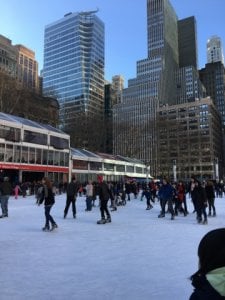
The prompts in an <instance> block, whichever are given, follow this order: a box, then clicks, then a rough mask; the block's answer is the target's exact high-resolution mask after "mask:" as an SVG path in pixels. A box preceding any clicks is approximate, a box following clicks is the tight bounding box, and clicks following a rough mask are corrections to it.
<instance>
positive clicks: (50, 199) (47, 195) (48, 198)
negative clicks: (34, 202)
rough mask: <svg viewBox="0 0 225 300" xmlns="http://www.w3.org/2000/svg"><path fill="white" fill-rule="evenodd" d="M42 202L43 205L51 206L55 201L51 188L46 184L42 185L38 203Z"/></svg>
mask: <svg viewBox="0 0 225 300" xmlns="http://www.w3.org/2000/svg"><path fill="white" fill-rule="evenodd" d="M43 202H44V205H45V206H52V205H53V204H54V203H55V195H54V194H53V191H52V189H51V188H48V187H47V186H46V185H44V188H43V192H42V198H41V199H40V201H39V204H42V203H43Z"/></svg>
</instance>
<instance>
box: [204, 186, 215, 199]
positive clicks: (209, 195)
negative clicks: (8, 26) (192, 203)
mask: <svg viewBox="0 0 225 300" xmlns="http://www.w3.org/2000/svg"><path fill="white" fill-rule="evenodd" d="M205 192H206V198H207V199H214V198H215V192H214V187H213V185H206V187H205Z"/></svg>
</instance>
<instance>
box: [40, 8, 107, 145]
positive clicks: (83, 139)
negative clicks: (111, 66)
mask: <svg viewBox="0 0 225 300" xmlns="http://www.w3.org/2000/svg"><path fill="white" fill-rule="evenodd" d="M96 12H97V11H90V12H81V13H68V14H66V15H65V16H64V18H62V19H60V20H58V21H56V22H54V23H52V24H50V25H47V26H46V28H45V35H44V68H43V93H44V95H54V96H55V97H56V98H57V99H58V101H59V104H60V121H61V125H62V128H63V129H64V130H65V131H66V132H68V133H71V131H73V133H74V128H75V127H76V128H77V126H78V125H79V124H81V122H84V123H82V128H83V129H84V130H82V128H79V130H78V128H77V130H76V132H77V134H79V132H78V131H80V133H81V135H79V136H78V135H77V136H76V137H75V136H74V138H73V137H72V138H71V144H72V145H73V146H82V143H83V144H84V145H86V146H87V145H89V144H90V142H91V140H90V137H89V136H88V135H87V134H88V131H89V128H88V125H87V123H86V121H87V120H89V121H90V118H91V117H92V118H95V119H97V120H98V119H100V118H103V107H104V61H105V59H104V23H103V22H102V21H101V20H100V19H99V18H98V17H97V16H96ZM85 120H86V121H85ZM92 127H93V124H92ZM73 141H77V142H78V144H73ZM79 143H80V144H79ZM92 150H94V149H92Z"/></svg>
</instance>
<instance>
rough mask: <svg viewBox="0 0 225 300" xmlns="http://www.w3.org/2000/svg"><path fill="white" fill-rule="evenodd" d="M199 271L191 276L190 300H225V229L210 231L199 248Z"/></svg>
mask: <svg viewBox="0 0 225 300" xmlns="http://www.w3.org/2000/svg"><path fill="white" fill-rule="evenodd" d="M198 257H199V269H198V271H197V272H196V273H195V274H193V275H192V276H191V281H192V285H193V286H194V288H195V289H194V292H193V293H192V294H191V296H190V298H189V300H222V299H225V228H218V229H214V230H211V231H209V232H208V233H207V234H206V235H205V236H204V237H203V238H202V240H201V241H200V243H199V246H198Z"/></svg>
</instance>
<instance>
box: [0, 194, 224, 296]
mask: <svg viewBox="0 0 225 300" xmlns="http://www.w3.org/2000/svg"><path fill="white" fill-rule="evenodd" d="M65 197H66V196H65V195H60V196H56V204H55V206H54V208H53V209H52V215H53V217H54V218H55V220H56V222H57V223H58V225H59V228H58V229H57V230H56V231H54V232H42V230H41V228H42V226H43V225H44V208H43V206H39V207H38V206H37V205H36V204H35V199H34V197H33V196H29V197H27V198H25V199H24V198H22V197H19V199H18V200H15V199H14V198H13V197H11V198H10V200H9V218H3V219H0V243H1V248H0V299H1V300H26V299H29V300H67V299H68V300H70V299H72V300H73V299H77V300H103V299H104V300H122V299H123V300H124V299H129V300H147V299H148V300H149V299H150V300H168V299H171V300H172V299H173V300H174V299H177V300H183V299H188V298H189V296H190V294H191V292H192V286H191V283H190V280H189V279H188V277H189V276H190V275H191V274H192V273H193V272H195V271H196V270H197V263H198V262H197V254H196V252H197V246H198V243H199V241H200V239H201V238H202V237H203V235H204V234H205V233H207V232H208V231H210V230H212V229H214V228H218V227H224V225H225V199H224V198H222V199H221V198H218V199H216V207H217V217H216V218H209V221H208V225H199V224H197V223H196V219H195V214H193V213H192V211H193V207H192V204H191V202H190V199H189V200H188V209H189V212H190V214H189V215H188V216H187V217H184V216H183V215H179V216H178V217H176V219H175V220H174V221H171V220H170V216H169V215H166V217H165V218H163V219H158V218H157V216H158V214H159V211H160V206H159V203H158V202H157V203H156V204H155V206H154V208H153V209H152V210H150V211H147V210H145V208H146V203H145V201H140V198H139V199H137V200H135V199H133V198H132V199H131V201H130V202H128V203H127V205H126V206H125V207H118V210H117V211H116V212H112V223H110V224H104V225H97V224H96V221H97V220H98V219H99V218H100V212H99V207H94V208H93V210H92V211H91V212H85V198H84V197H80V198H78V200H77V219H73V218H72V212H71V208H70V211H69V213H68V216H67V218H66V219H63V210H64V205H65Z"/></svg>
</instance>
